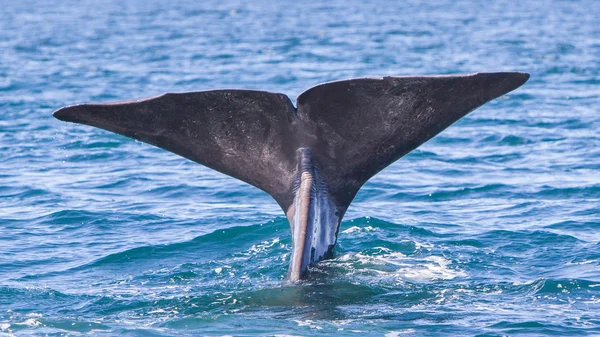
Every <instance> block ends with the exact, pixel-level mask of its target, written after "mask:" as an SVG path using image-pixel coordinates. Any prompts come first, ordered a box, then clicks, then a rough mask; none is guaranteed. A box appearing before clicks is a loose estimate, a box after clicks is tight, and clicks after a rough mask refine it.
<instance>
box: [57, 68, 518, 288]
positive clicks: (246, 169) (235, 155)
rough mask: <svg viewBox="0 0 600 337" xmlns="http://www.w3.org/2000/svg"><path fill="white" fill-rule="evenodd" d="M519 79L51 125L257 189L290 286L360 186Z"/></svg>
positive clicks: (325, 247) (420, 84)
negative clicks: (278, 216)
mask: <svg viewBox="0 0 600 337" xmlns="http://www.w3.org/2000/svg"><path fill="white" fill-rule="evenodd" d="M528 78H529V75H528V74H525V73H516V72H512V73H480V74H470V75H444V76H418V77H383V78H359V79H351V80H344V81H337V82H330V83H324V84H320V85H317V86H315V87H312V88H310V89H308V90H306V91H304V92H303V93H302V94H300V96H298V99H297V105H298V107H297V108H295V107H294V106H293V104H292V102H291V101H290V99H289V98H288V97H287V96H286V95H283V94H278V93H270V92H264V91H252V90H210V91H199V92H189V93H181V94H164V95H161V96H157V97H153V98H148V99H142V100H137V101H127V102H117V103H105V104H79V105H73V106H68V107H65V108H62V109H59V110H57V111H56V112H54V117H56V118H58V119H60V120H63V121H69V122H75V123H82V124H87V125H91V126H95V127H99V128H102V129H105V130H108V131H112V132H115V133H118V134H121V135H125V136H128V137H131V138H134V139H138V140H141V141H143V142H146V143H150V144H152V145H155V146H158V147H160V148H163V149H165V150H168V151H171V152H173V153H176V154H178V155H180V156H183V157H185V158H188V159H190V160H193V161H195V162H197V163H200V164H202V165H205V166H208V167H210V168H212V169H215V170H217V171H219V172H222V173H225V174H228V175H230V176H232V177H235V178H237V179H240V180H242V181H245V182H247V183H249V184H251V185H254V186H256V187H258V188H260V189H261V190H263V191H265V192H267V193H269V194H270V195H271V196H272V197H273V198H275V200H276V201H277V202H278V203H279V205H280V206H281V208H282V209H283V211H284V212H285V214H286V215H287V218H288V220H289V222H290V228H291V230H292V241H293V248H292V254H291V257H290V268H289V271H288V278H289V279H290V280H292V281H295V280H299V279H300V278H301V277H302V275H303V274H304V272H305V271H306V270H307V267H308V266H309V265H310V264H311V263H314V262H317V261H320V260H322V259H326V258H329V257H331V256H332V255H333V248H334V246H335V243H336V240H337V235H338V229H339V225H340V222H341V220H342V217H343V216H344V213H345V212H346V209H347V208H348V206H349V205H350V203H351V202H352V199H354V196H355V195H356V193H357V192H358V190H359V189H360V187H361V186H362V185H363V184H364V183H365V182H366V181H367V180H369V179H370V178H371V177H372V176H374V175H375V174H376V173H377V172H379V171H381V170H382V169H383V168H385V167H386V166H388V165H390V164H391V163H393V162H394V161H396V160H397V159H399V158H400V157H402V156H404V155H405V154H407V153H408V152H410V151H412V150H414V149H415V148H416V147H418V146H419V145H421V144H423V143H424V142H425V141H427V140H428V139H430V138H431V137H433V136H435V135H436V134H438V133H439V132H441V131H442V130H444V129H445V128H447V127H448V126H450V124H452V123H454V122H455V121H457V120H458V119H460V118H461V117H463V116H465V115H466V114H467V113H469V112H471V111H473V110H474V109H475V108H477V107H479V106H481V105H482V104H484V103H486V102H488V101H490V100H492V99H494V98H496V97H499V96H501V95H503V94H505V93H507V92H509V91H512V90H514V89H516V88H518V87H519V86H521V85H522V84H523V83H525V82H526V81H527V79H528Z"/></svg>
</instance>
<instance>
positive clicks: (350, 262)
mask: <svg viewBox="0 0 600 337" xmlns="http://www.w3.org/2000/svg"><path fill="white" fill-rule="evenodd" d="M337 261H339V262H343V263H344V264H346V265H347V267H348V268H349V269H350V270H351V272H352V273H357V274H366V275H368V274H373V273H375V274H376V275H377V277H378V278H382V277H383V278H391V279H398V280H406V281H433V280H451V279H454V278H457V277H464V276H467V274H466V273H465V272H464V271H462V270H460V269H457V268H451V266H450V265H451V264H452V263H451V261H449V260H448V259H446V258H444V257H442V256H426V257H414V256H407V255H404V254H402V253H400V252H390V253H386V254H382V255H364V254H362V253H357V254H354V255H350V254H345V255H342V256H340V257H339V258H337V259H336V262H337Z"/></svg>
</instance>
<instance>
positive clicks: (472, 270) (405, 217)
mask: <svg viewBox="0 0 600 337" xmlns="http://www.w3.org/2000/svg"><path fill="white" fill-rule="evenodd" d="M598 17H600V2H598V1H595V0H582V1H527V2H522V3H518V4H517V3H516V2H513V1H477V0H476V1H469V2H467V1H446V0H443V1H437V2H435V3H433V2H422V3H421V2H418V1H405V2H394V1H373V2H367V1H354V0H346V1H339V0H331V1H316V2H308V3H302V2H269V1H253V2H247V1H213V0H207V1H173V2H168V1H153V0H151V1H134V0H132V1H112V0H107V1H88V0H84V1H71V0H66V1H29V0H22V1H12V0H2V1H0V335H2V336H83V335H86V336H87V335H95V336H197V335H209V336H222V335H257V336H262V335H271V336H306V335H321V334H335V335H339V336H364V335H373V336H462V335H479V336H504V335H509V336H515V335H530V336H540V335H560V336H566V335H571V336H586V335H589V336H594V335H600V108H599V107H600V85H599V84H600V24H599V23H598ZM477 71H524V72H529V73H531V79H530V80H529V82H528V83H526V84H525V85H524V86H523V87H521V88H519V89H517V90H516V91H514V92H512V93H510V94H508V95H507V96H504V97H502V98H499V99H497V100H495V101H493V102H491V103H488V104H487V105H485V106H483V107H482V108H480V109H478V110H476V111H475V112H473V113H472V114H470V115H469V116H467V117H466V118H464V119H462V120H461V121H459V122H457V123H456V124H455V125H453V126H452V127H450V128H449V129H447V130H446V131H444V132H443V133H442V134H440V135H438V136H437V137H435V138H434V139H432V140H431V141H429V142H427V143H426V144H424V145H423V146H421V147H420V148H419V149H417V150H416V151H414V152H412V153H410V154H409V155H407V156H406V157H404V158H402V159H401V160H399V161H398V162H396V163H395V164H393V165H391V166H390V167H388V168H387V169H385V170H384V171H382V172H381V173H380V174H378V175H377V176H376V177H374V178H373V179H372V180H371V181H370V182H368V183H367V184H366V185H365V186H364V187H363V189H362V190H361V192H360V193H359V194H358V196H357V197H356V200H355V201H354V203H353V204H352V205H351V206H350V209H349V211H348V213H347V214H346V217H345V220H344V221H343V223H342V225H341V230H340V236H339V241H338V243H339V245H338V247H337V252H336V257H335V259H333V260H330V261H327V262H324V263H321V264H319V265H318V266H316V267H314V268H313V269H312V271H311V274H310V278H309V279H308V280H307V281H305V282H304V283H302V284H299V285H294V286H289V285H286V284H284V282H283V280H284V278H285V275H286V272H287V265H288V259H289V252H290V246H291V241H290V231H289V225H288V223H287V220H286V219H285V218H284V215H283V212H282V211H281V210H280V209H279V208H278V206H277V205H276V203H275V202H274V201H273V200H272V199H271V198H270V197H269V196H268V195H267V194H265V193H263V192H261V191H259V190H257V189H255V188H253V187H251V186H249V185H246V184H244V183H241V182H239V181H236V180H234V179H232V178H229V177H227V176H225V175H222V174H220V173H217V172H215V171H212V170H210V169H207V168H205V167H202V166H200V165H197V164H195V163H192V162H190V161H187V160H185V159H183V158H180V157H177V156H175V155H173V154H171V153H168V152H166V151H163V150H160V149H157V148H154V147H152V146H150V145H146V144H143V143H140V142H136V141H133V140H131V139H128V138H125V137H121V136H118V135H115V134H111V133H109V132H105V131H102V130H99V129H95V128H91V127H86V126H81V125H75V124H68V123H63V122H59V121H58V120H55V119H53V118H52V116H51V113H52V111H53V110H55V109H57V108H59V107H61V106H64V105H68V104H73V103H80V102H104V101H114V100H126V99H134V98H142V97H148V96H153V95H157V94H161V93H164V92H184V91H194V90H207V89H214V88H249V89H260V90H269V91H276V92H282V93H285V94H287V95H289V96H290V97H296V95H297V94H299V93H300V92H302V91H303V90H304V89H306V88H308V87H310V86H312V85H315V84H317V83H320V82H323V81H330V80H337V79H344V78H351V77H361V76H383V75H417V74H446V73H471V72H477Z"/></svg>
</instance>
